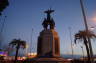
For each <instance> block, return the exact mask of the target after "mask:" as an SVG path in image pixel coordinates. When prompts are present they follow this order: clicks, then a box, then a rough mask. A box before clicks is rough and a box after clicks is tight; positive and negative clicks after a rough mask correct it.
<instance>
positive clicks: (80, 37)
mask: <svg viewBox="0 0 96 63" xmlns="http://www.w3.org/2000/svg"><path fill="white" fill-rule="evenodd" d="M88 37H89V38H90V39H92V38H96V35H95V34H94V33H93V32H91V31H87V32H86V31H79V32H78V33H76V34H75V41H74V42H75V44H76V43H77V40H80V41H79V42H83V43H84V45H85V47H86V51H87V57H88V62H89V63H90V51H89V46H88Z"/></svg>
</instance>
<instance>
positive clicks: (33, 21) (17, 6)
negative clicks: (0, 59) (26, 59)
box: [0, 0, 96, 55]
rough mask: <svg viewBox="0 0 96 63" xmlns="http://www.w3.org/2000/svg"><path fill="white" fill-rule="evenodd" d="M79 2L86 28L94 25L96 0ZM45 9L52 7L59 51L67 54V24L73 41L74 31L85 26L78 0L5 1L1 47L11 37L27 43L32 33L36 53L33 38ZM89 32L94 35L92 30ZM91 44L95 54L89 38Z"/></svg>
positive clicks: (78, 51)
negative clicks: (86, 23) (85, 19)
mask: <svg viewBox="0 0 96 63" xmlns="http://www.w3.org/2000/svg"><path fill="white" fill-rule="evenodd" d="M83 1H84V7H85V11H86V15H87V22H88V27H89V29H90V27H96V0H83ZM49 8H51V9H52V10H55V12H54V13H53V14H52V17H53V19H54V21H55V23H56V27H55V30H56V31H57V32H58V34H59V37H60V51H61V54H71V42H70V33H69V27H71V33H72V42H73V43H74V34H75V33H77V32H78V31H79V30H84V29H85V27H84V21H83V17H82V12H81V7H80V2H79V0H9V6H8V7H7V8H6V9H5V10H4V12H3V13H2V14H3V15H2V16H0V29H1V26H2V25H1V23H2V22H3V21H4V16H7V17H6V19H5V20H6V21H5V26H4V29H3V32H2V36H3V41H2V46H3V47H4V46H6V45H8V43H9V42H10V41H12V39H14V38H16V39H18V38H20V39H21V40H25V41H26V42H27V43H28V45H29V44H30V41H31V34H32V44H31V46H32V48H33V49H32V51H33V52H36V47H37V38H38V36H39V33H40V32H41V31H42V30H43V27H42V22H43V20H44V18H45V17H46V14H44V11H45V10H48V9H49ZM32 28H33V32H32ZM92 31H93V32H94V33H95V34H96V29H94V30H92ZM81 45H82V44H80V43H78V45H75V46H74V54H82V49H81V48H80V46H81ZM83 46H84V45H83ZM92 46H93V50H94V51H93V52H94V54H96V40H92ZM29 49H30V47H29ZM84 50H85V47H84ZM28 51H29V50H28ZM85 55H86V50H85Z"/></svg>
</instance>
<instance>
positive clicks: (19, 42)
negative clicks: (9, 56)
mask: <svg viewBox="0 0 96 63" xmlns="http://www.w3.org/2000/svg"><path fill="white" fill-rule="evenodd" d="M9 45H11V46H12V47H14V46H15V47H16V55H15V62H14V63H16V61H17V56H18V51H19V49H20V48H23V49H24V48H26V42H25V41H23V40H20V39H13V40H12V41H11V42H10V43H9Z"/></svg>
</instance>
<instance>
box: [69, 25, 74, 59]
mask: <svg viewBox="0 0 96 63" xmlns="http://www.w3.org/2000/svg"><path fill="white" fill-rule="evenodd" d="M69 33H70V42H71V50H72V59H73V55H74V51H73V44H72V37H71V27H69Z"/></svg>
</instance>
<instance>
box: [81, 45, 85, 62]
mask: <svg viewBox="0 0 96 63" xmlns="http://www.w3.org/2000/svg"><path fill="white" fill-rule="evenodd" d="M81 49H82V54H83V61H84V49H83V46H81Z"/></svg>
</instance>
